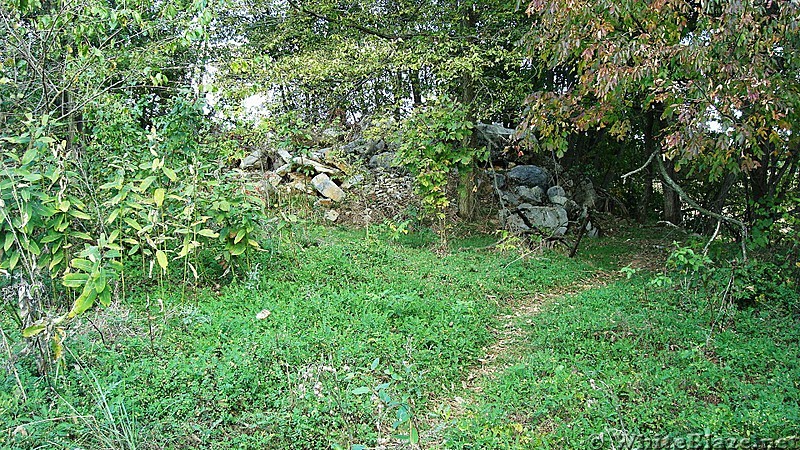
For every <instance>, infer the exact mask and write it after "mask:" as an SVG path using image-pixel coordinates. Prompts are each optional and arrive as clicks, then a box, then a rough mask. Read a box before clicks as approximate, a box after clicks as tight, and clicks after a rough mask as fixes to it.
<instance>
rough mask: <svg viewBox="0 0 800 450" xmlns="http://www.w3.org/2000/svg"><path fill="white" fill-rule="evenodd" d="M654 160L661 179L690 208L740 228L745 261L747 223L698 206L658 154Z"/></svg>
mask: <svg viewBox="0 0 800 450" xmlns="http://www.w3.org/2000/svg"><path fill="white" fill-rule="evenodd" d="M654 155H655V153H654ZM655 161H656V167H657V168H658V171H659V173H660V174H661V178H662V180H663V181H664V183H666V184H667V186H669V187H670V188H671V189H672V190H673V191H675V192H676V193H677V194H678V196H679V197H680V198H681V200H683V201H684V202H686V203H687V204H688V205H689V206H691V207H692V208H694V209H696V210H697V211H699V212H701V213H703V214H705V215H707V216H709V217H713V218H715V219H717V220H719V221H721V222H727V223H730V224H732V225H736V226H737V227H739V228H740V229H741V230H742V259H743V260H745V261H747V247H746V241H747V225H745V223H744V222H742V221H741V220H739V219H735V218H733V217H728V216H723V215H722V214H719V213H715V212H714V211H711V210H709V209H706V208H703V207H702V206H700V204H699V203H697V202H696V201H695V200H694V199H692V198H691V197H689V195H687V194H686V192H685V191H684V190H683V188H681V186H680V185H679V184H678V183H676V182H675V180H673V179H672V178H671V177H670V176H669V174H668V173H667V169H666V168H665V167H664V161H662V158H661V156H659V157H658V158H655Z"/></svg>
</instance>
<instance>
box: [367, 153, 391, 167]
mask: <svg viewBox="0 0 800 450" xmlns="http://www.w3.org/2000/svg"><path fill="white" fill-rule="evenodd" d="M395 156H396V155H395V153H394V152H383V153H378V154H377V155H375V156H373V157H372V158H370V160H369V164H368V165H369V167H371V168H373V169H377V168H379V167H380V168H383V169H391V168H393V167H395V164H394V159H395Z"/></svg>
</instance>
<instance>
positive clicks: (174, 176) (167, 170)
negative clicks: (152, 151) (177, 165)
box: [161, 166, 178, 181]
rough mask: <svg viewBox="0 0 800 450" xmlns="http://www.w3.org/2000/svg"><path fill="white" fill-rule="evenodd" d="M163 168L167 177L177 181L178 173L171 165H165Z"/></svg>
mask: <svg viewBox="0 0 800 450" xmlns="http://www.w3.org/2000/svg"><path fill="white" fill-rule="evenodd" d="M161 170H162V171H163V172H164V175H166V176H167V178H169V181H176V180H177V179H178V174H176V173H175V171H174V170H172V169H170V168H169V167H167V166H164V167H162V168H161Z"/></svg>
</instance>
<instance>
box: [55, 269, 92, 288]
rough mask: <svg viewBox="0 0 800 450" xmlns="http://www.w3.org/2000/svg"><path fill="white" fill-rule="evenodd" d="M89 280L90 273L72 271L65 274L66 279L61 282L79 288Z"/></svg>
mask: <svg viewBox="0 0 800 450" xmlns="http://www.w3.org/2000/svg"><path fill="white" fill-rule="evenodd" d="M88 280H89V275H88V274H85V273H75V272H71V273H67V274H64V279H63V281H62V282H61V284H63V285H64V286H66V287H70V288H78V287H81V286H83V285H84V284H86V281H88Z"/></svg>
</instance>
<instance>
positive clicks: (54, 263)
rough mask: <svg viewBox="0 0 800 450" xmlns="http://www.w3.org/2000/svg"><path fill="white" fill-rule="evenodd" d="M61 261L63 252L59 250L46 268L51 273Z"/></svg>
mask: <svg viewBox="0 0 800 450" xmlns="http://www.w3.org/2000/svg"><path fill="white" fill-rule="evenodd" d="M63 260H64V250H59V251H58V252H56V253H55V254H54V255H53V259H52V260H51V261H50V264H48V266H47V268H48V269H49V270H51V271H52V270H53V267H55V266H57V265H58V264H60V263H61V261H63Z"/></svg>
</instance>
